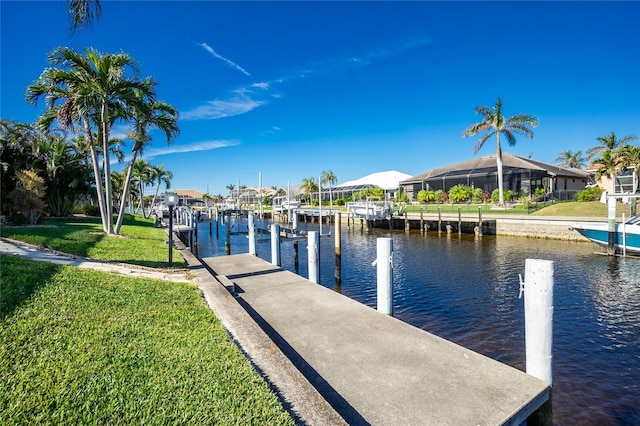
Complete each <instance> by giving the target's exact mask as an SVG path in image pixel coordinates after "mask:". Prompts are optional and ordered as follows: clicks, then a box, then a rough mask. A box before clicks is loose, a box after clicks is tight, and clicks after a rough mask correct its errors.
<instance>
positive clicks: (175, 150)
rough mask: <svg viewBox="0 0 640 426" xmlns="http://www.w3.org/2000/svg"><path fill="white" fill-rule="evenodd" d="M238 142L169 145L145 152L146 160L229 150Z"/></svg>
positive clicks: (217, 141)
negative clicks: (171, 155)
mask: <svg viewBox="0 0 640 426" xmlns="http://www.w3.org/2000/svg"><path fill="white" fill-rule="evenodd" d="M239 144H240V142H238V141H229V140H210V141H201V142H194V143H191V144H189V145H168V146H166V147H162V148H155V149H150V150H148V151H145V154H144V158H145V159H147V160H150V159H152V158H155V157H160V156H161V155H168V154H184V153H186V152H199V151H211V150H214V149H220V148H227V147H230V146H236V145H239Z"/></svg>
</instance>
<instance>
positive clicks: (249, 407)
mask: <svg viewBox="0 0 640 426" xmlns="http://www.w3.org/2000/svg"><path fill="white" fill-rule="evenodd" d="M443 207H445V208H446V207H448V205H444V206H443ZM453 207H455V206H452V208H453ZM625 207H626V206H625ZM431 208H432V209H433V207H431ZM473 210H474V211H475V212H476V213H477V206H475V207H474V208H473ZM419 211H420V210H419V209H417V212H419ZM434 211H437V209H435V210H434ZM455 211H456V212H457V207H455ZM409 212H411V209H409ZM494 213H495V214H496V215H501V216H507V217H508V216H510V214H509V213H501V212H499V211H498V212H494ZM520 213H521V214H522V211H521V212H520ZM619 213H620V209H619ZM483 214H485V213H483ZM533 214H534V215H536V216H549V217H552V216H579V217H606V214H607V209H606V205H603V204H601V203H598V202H594V203H584V202H583V203H573V202H571V203H557V204H552V205H549V206H547V207H545V208H542V209H539V210H538V211H536V212H535V213H533ZM101 231H102V225H101V221H100V218H91V217H83V216H74V217H70V218H62V219H48V218H45V219H44V220H43V224H42V225H38V226H15V227H14V226H2V228H0V234H1V235H2V237H5V238H10V239H14V240H19V241H22V242H25V243H29V244H33V245H37V246H40V247H46V248H49V249H53V250H57V251H61V252H64V253H68V254H72V255H76V256H83V257H90V258H94V259H97V260H103V261H108V262H119V263H130V264H135V265H140V266H145V267H153V268H172V269H176V268H182V267H183V266H184V263H183V262H181V261H180V259H181V256H179V253H178V252H176V253H175V255H174V256H173V257H174V259H178V260H177V261H174V262H173V264H172V265H168V264H167V245H166V232H165V230H164V229H161V228H158V227H156V226H155V224H154V221H153V219H144V218H143V217H141V216H127V217H126V219H125V221H124V224H123V227H122V236H107V235H105V234H104V233H103V232H101ZM0 263H1V265H2V268H0V283H1V284H2V286H1V291H0V323H1V328H0V418H3V419H4V420H5V421H6V422H8V423H16V424H18V423H45V424H47V423H48V424H53V423H109V424H131V423H149V424H166V423H190V422H198V423H217V424H238V423H246V424H274V425H286V424H294V423H295V422H294V419H293V418H292V417H291V414H290V413H289V412H288V411H287V410H286V409H285V408H284V406H283V405H282V401H280V400H279V399H278V396H277V394H276V393H275V392H274V391H273V390H272V389H271V388H270V387H269V384H268V383H267V382H266V381H265V380H264V379H263V377H262V376H261V375H260V374H259V373H258V372H257V371H256V370H255V369H254V367H253V366H252V365H251V362H250V361H249V360H248V359H247V358H246V357H245V356H244V354H243V353H242V352H241V350H240V349H239V348H238V347H237V346H236V345H235V344H234V342H233V341H232V339H231V337H230V336H229V335H228V333H227V332H226V330H225V329H224V327H223V326H222V325H221V324H220V322H219V321H218V320H217V318H216V316H215V315H214V313H213V312H212V311H211V310H210V309H209V308H208V306H207V304H206V302H205V301H204V299H203V297H202V294H201V293H200V291H199V290H198V289H197V288H196V287H195V286H194V285H191V284H184V283H182V284H181V283H172V282H166V281H158V280H149V279H141V278H129V277H123V276H119V275H113V274H108V273H104V272H97V271H86V270H80V269H78V268H74V267H70V266H60V265H55V264H49V263H44V262H35V261H31V260H28V259H19V258H15V257H11V256H0Z"/></svg>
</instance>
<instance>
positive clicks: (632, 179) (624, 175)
mask: <svg viewBox="0 0 640 426" xmlns="http://www.w3.org/2000/svg"><path fill="white" fill-rule="evenodd" d="M598 168H599V165H597V164H596V165H592V166H589V167H587V171H588V172H590V174H591V179H592V181H594V182H596V184H597V185H598V186H599V187H600V188H601V189H602V190H603V191H607V192H609V193H610V192H611V191H612V188H611V177H610V176H609V175H602V176H600V178H599V179H597V181H596V174H597V170H598ZM639 186H640V185H639V184H638V176H637V174H636V173H635V172H634V171H633V168H632V167H628V168H627V169H626V170H623V171H622V172H620V173H619V174H618V176H616V181H615V186H614V188H613V192H614V193H616V194H624V193H632V192H634V188H638V187H639Z"/></svg>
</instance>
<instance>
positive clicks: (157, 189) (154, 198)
mask: <svg viewBox="0 0 640 426" xmlns="http://www.w3.org/2000/svg"><path fill="white" fill-rule="evenodd" d="M159 191H160V180H158V184H157V185H156V193H155V194H153V200H151V207H153V206H154V205H155V204H156V198H158V192H159ZM207 207H209V200H208V199H207ZM149 217H151V208H150V209H149Z"/></svg>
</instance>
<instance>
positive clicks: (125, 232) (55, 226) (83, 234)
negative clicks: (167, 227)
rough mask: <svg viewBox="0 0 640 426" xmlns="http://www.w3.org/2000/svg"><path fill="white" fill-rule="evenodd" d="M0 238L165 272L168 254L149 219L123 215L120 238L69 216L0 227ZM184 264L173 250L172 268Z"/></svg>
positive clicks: (94, 220)
mask: <svg viewBox="0 0 640 426" xmlns="http://www.w3.org/2000/svg"><path fill="white" fill-rule="evenodd" d="M0 234H1V235H2V236H3V237H6V238H11V239H14V240H18V241H23V242H26V243H30V244H34V245H37V246H41V247H47V248H50V249H53V250H58V251H61V252H64V253H69V254H73V255H76V256H83V257H90V258H92V259H97V260H104V261H109V262H122V263H130V264H133V265H141V266H148V267H156V268H158V267H160V268H165V267H167V266H169V265H168V258H169V250H168V247H169V246H168V245H167V243H166V241H167V233H166V232H165V231H164V230H163V229H162V228H158V227H156V226H154V220H153V219H145V218H144V217H142V216H139V215H136V216H133V215H126V216H125V220H124V222H123V226H122V231H121V234H122V235H121V236H107V235H105V234H104V233H103V232H102V225H101V222H100V218H96V217H85V216H72V217H66V218H55V219H54V218H45V219H44V220H43V221H42V224H41V225H36V226H15V227H14V226H3V227H2V228H0ZM183 266H184V262H183V261H182V258H181V257H180V254H179V253H178V252H177V251H176V250H175V249H174V252H173V264H172V265H171V267H172V268H182V267H183Z"/></svg>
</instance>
